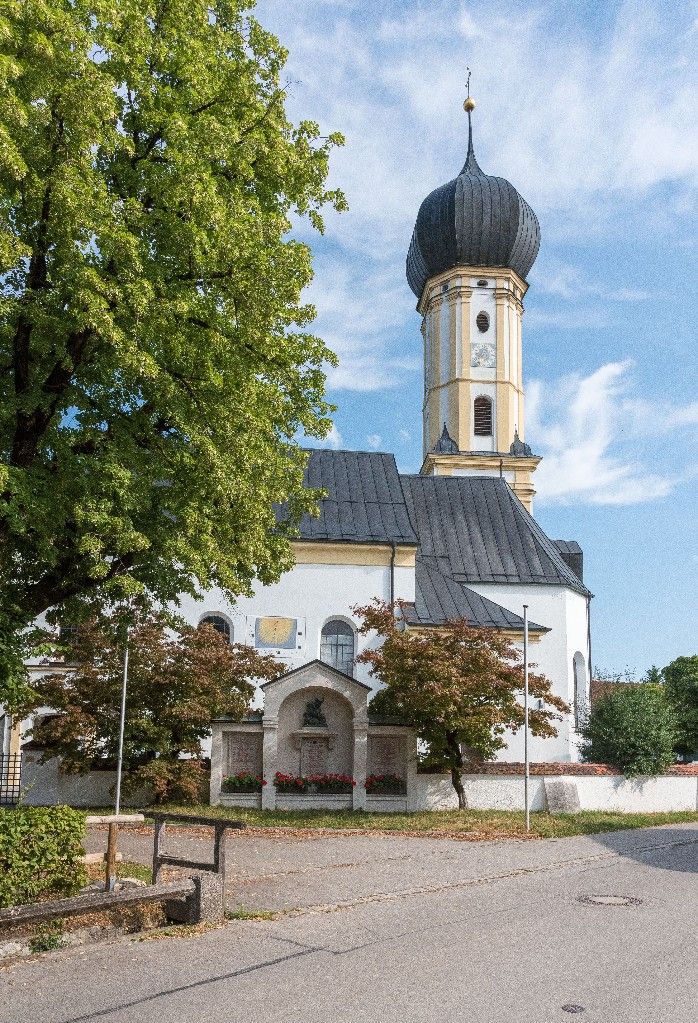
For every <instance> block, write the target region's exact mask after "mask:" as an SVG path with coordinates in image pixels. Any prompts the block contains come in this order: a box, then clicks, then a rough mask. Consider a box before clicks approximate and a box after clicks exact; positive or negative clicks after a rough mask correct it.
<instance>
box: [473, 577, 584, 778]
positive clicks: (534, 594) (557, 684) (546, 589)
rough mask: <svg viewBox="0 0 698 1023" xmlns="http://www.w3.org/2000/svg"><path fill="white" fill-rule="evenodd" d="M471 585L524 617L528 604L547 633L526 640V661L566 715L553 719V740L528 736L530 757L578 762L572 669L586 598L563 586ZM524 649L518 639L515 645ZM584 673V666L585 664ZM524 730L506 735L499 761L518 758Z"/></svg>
mask: <svg viewBox="0 0 698 1023" xmlns="http://www.w3.org/2000/svg"><path fill="white" fill-rule="evenodd" d="M468 585H469V586H470V588H471V589H473V590H475V591H476V592H477V593H480V594H481V595H482V596H484V597H489V598H490V600H494V601H496V603H498V604H500V605H501V606H502V607H505V608H507V610H509V611H513V612H514V613H515V614H518V615H523V605H524V604H528V616H529V620H530V621H531V622H535V623H536V624H538V625H544V626H546V627H547V628H548V629H550V630H551V631H550V632H548V633H545V634H544V635H543V636H541V638H540V640H539V641H538V642H533V643H531V644H530V648H529V653H530V663H531V664H535V665H537V668H538V670H539V671H541V672H542V674H544V675H546V676H547V677H548V678H549V679H550V680H551V682H552V683H553V691H554V693H555V694H556V695H557V696H561V697H562V699H563V700H565V701H566V702H567V703H569V705H570V707H571V708H572V710H571V713H570V714H567V715H565V716H564V718H563V720H562V721H559V722H558V723H557V728H558V734H557V736H556V737H555V738H552V739H537V738H536V737H535V736H532V737H531V742H530V756H531V759H532V760H538V761H542V762H544V761H564V760H572V761H577V760H579V752H578V748H577V736H576V733H575V732H574V667H573V658H574V654H575V653H576V652H577V651H581V652H582V653H583V654H584V655H585V660H586V651H587V612H586V599H585V598H584V597H583V596H582V595H581V594H579V593H576V592H575V591H574V590H570V589H567V588H566V587H564V586H545V585H536V584H530V585H521V584H517V585H514V584H508V583H469V584H468ZM515 645H516V646H517V647H518V648H519V649H523V640H521V641H520V642H517V643H516V644H515ZM587 671H588V666H587ZM523 746H524V739H523V731H519V732H517V733H516V734H512V735H510V737H509V739H508V742H507V747H506V749H503V750H502V751H501V752H500V754H499V755H498V757H497V759H498V760H506V761H520V760H523Z"/></svg>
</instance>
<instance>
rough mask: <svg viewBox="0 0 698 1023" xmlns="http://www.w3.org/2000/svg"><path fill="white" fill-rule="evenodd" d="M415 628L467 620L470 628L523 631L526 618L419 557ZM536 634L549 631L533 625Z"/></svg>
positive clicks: (531, 625) (426, 559)
mask: <svg viewBox="0 0 698 1023" xmlns="http://www.w3.org/2000/svg"><path fill="white" fill-rule="evenodd" d="M416 576H417V578H416V583H417V586H416V594H415V602H414V617H413V618H412V617H411V618H410V623H411V624H414V625H442V624H444V623H445V622H448V621H454V620H456V619H461V618H464V619H465V620H466V621H467V622H468V623H469V624H470V625H473V626H478V627H481V628H486V629H513V630H515V631H516V632H523V624H524V623H523V618H521V617H520V616H519V615H517V614H514V612H513V611H507V609H506V608H504V607H500V605H499V604H496V603H495V602H494V601H493V600H489V599H488V598H487V597H483V596H481V595H480V594H479V593H476V592H475V591H474V590H471V589H470V587H468V586H465V585H464V584H463V583H459V582H456V581H455V579H453V578H452V577H451V576H447V575H442V573H441V571H440V568H439V564H438V561H437V560H436V559H432V558H424V557H418V558H417V573H416ZM529 627H530V628H531V630H532V631H534V632H547V631H549V630H548V629H546V628H545V627H544V626H541V625H536V623H535V622H530V623H529Z"/></svg>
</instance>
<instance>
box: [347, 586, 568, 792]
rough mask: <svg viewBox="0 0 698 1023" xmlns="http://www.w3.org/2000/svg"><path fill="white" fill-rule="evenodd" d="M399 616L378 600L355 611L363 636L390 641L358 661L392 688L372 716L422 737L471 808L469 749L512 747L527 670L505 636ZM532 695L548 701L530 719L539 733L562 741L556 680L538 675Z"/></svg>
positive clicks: (478, 754) (532, 678) (489, 752)
mask: <svg viewBox="0 0 698 1023" xmlns="http://www.w3.org/2000/svg"><path fill="white" fill-rule="evenodd" d="M396 610H397V609H396V608H394V607H392V606H391V605H389V604H384V603H382V602H380V601H377V600H376V601H374V602H373V603H372V604H370V605H368V606H366V607H358V608H354V611H355V612H356V614H357V615H359V617H360V618H361V619H362V620H363V624H362V626H361V629H360V631H361V632H362V633H364V634H366V633H368V632H373V631H375V632H376V633H378V635H379V636H380V637H381V638H382V639H383V643H382V644H381V645H380V646H379V647H374V646H371V647H369V648H368V649H366V650H365V651H364V652H363V653H362V654H359V656H358V658H357V660H358V661H360V662H363V663H364V664H368V665H369V667H370V672H371V674H372V675H374V676H375V677H376V678H378V679H380V681H381V682H382V683H383V684H384V686H385V689H384V690H383V691H382V692H380V693H378V694H377V695H376V696H375V697H374V699H373V700H372V702H371V710H372V711H373V712H375V713H378V714H385V715H387V716H395V717H397V718H399V719H400V720H401V721H404V722H405V723H406V724H409V725H411V726H412V727H413V728H415V729H416V730H417V733H418V735H419V737H420V738H421V739H422V740H424V741H425V742H426V743H427V744H428V747H429V751H430V754H431V756H432V757H433V759H434V761H435V762H438V763H442V764H447V765H448V767H449V768H450V771H451V780H452V782H453V787H454V788H455V790H456V792H457V793H458V804H459V806H460V807H461V808H463V807H465V792H464V789H463V783H462V781H461V775H462V773H463V770H464V767H465V758H464V755H463V754H464V750H467V753H468V755H469V756H470V757H472V758H478V759H489V758H491V757H492V756H493V755H494V754H495V753H496V752H497V750H500V749H502V747H503V746H504V745H505V744H506V740H505V738H504V734H505V732H506V731H507V729H512V730H514V731H516V730H517V729H518V728H520V727H521V726H522V725H523V723H524V708H523V705H522V703H521V700H520V699H519V697H520V695H521V691H522V688H523V664H522V662H521V660H520V657H519V653H518V651H517V650H516V649H515V647H514V646H513V645H512V643H511V642H510V641H509V640H508V639H506V638H505V637H503V636H502V635H501V634H500V633H498V632H495V631H492V630H488V629H474V628H471V627H470V626H469V625H468V623H467V622H465V621H454V622H450V623H449V625H448V627H447V628H443V629H438V630H437V629H429V630H423V631H422V632H413V631H410V630H409V629H405V628H404V627H403V623H402V621H401V618H400V616H399V615H397V616H396ZM529 690H530V693H531V696H532V697H533V698H535V699H537V700H540V701H541V702H542V707H541V708H540V709H538V708H536V709H532V710H531V711H530V712H529V723H530V728H531V731H532V733H533V734H534V735H541V736H552V735H555V734H556V728H555V725H554V722H555V721H556V720H557V719H559V717H560V715H561V714H562V713H564V712H566V711H568V710H569V707H568V706H567V704H566V703H565V702H564V700H561V699H560V698H559V697H557V696H555V694H554V693H553V692H552V689H551V685H550V682H549V681H548V679H547V678H545V676H543V675H539V674H536V673H535V672H533V671H531V672H530V673H529Z"/></svg>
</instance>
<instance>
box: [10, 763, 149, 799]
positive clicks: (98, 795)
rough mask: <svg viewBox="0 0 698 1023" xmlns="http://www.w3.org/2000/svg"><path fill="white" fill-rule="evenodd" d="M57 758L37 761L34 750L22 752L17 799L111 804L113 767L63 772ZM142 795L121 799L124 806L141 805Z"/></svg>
mask: <svg viewBox="0 0 698 1023" xmlns="http://www.w3.org/2000/svg"><path fill="white" fill-rule="evenodd" d="M58 765H59V761H58V760H57V759H53V760H47V761H46V763H45V764H40V763H39V756H38V754H36V753H30V752H27V753H24V754H23V755H22V785H21V796H20V802H21V803H23V804H24V805H25V806H55V805H57V804H62V805H66V806H111V804H112V803H113V802H114V796H113V794H112V792H110V791H109V790H110V789H111V788H112V787H113V786H114V785H116V771H90V773H89V774H65V773H63V772H61V771H60V770H59V769H58ZM143 795H144V794H140V798H139V796H138V795H136V796H134V797H132V798H131V799H130V800H129V799H123V800H122V802H123V804H124V806H138V805H142V801H143Z"/></svg>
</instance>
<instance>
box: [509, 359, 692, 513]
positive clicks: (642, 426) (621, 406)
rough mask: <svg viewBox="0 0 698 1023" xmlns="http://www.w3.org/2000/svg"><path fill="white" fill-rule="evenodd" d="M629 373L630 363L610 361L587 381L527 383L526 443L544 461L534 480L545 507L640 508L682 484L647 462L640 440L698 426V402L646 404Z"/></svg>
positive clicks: (576, 377)
mask: <svg viewBox="0 0 698 1023" xmlns="http://www.w3.org/2000/svg"><path fill="white" fill-rule="evenodd" d="M631 370H632V362H630V361H626V362H612V363H607V364H606V365H604V366H601V367H600V368H599V369H597V370H596V371H595V372H594V373H591V374H590V375H589V376H586V377H581V376H579V375H571V376H567V377H563V378H562V379H560V380H556V381H553V382H552V383H550V384H544V383H542V382H541V381H540V380H532V381H531V382H530V383H529V384H528V387H527V440H528V441H529V443H530V444H531V445H532V446H533V449H534V451H535V452H536V453H537V454H540V455H542V456H543V461H542V462H541V464H540V465H539V467H538V469H537V470H536V476H535V483H536V490H537V492H538V496H539V498H540V499H541V500H542V501H547V502H548V503H570V502H572V501H578V500H582V501H588V502H590V503H592V504H638V503H641V502H645V501H651V500H655V499H657V498H662V497H666V495H667V494H669V493H671V491H672V490H673V489H674V487H675V486H676V485H677V484H678V482H679V481H680V480H679V477H677V476H676V475H672V474H671V473H669V472H668V471H666V470H662V469H660V471H656V470H655V468H654V467H652V466H651V465H647V464H646V461H647V460H651V452H650V451H649V450H645V449H644V448H643V446H642V445H641V444H640V443H639V442H640V441H641V440H643V439H645V440H646V439H647V438H650V437H656V436H657V434H658V433H667V432H669V431H671V430H675V429H679V428H681V427H684V426H688V425H690V424H693V423H695V422H698V403H695V402H694V403H692V404H689V405H686V406H674V405H671V404H670V403H668V402H664V401H655V402H647V401H644V400H643V399H640V398H638V397H636V396H635V394H634V388H635V384H634V381H633V379H632V375H631ZM638 452H639V454H638Z"/></svg>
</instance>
